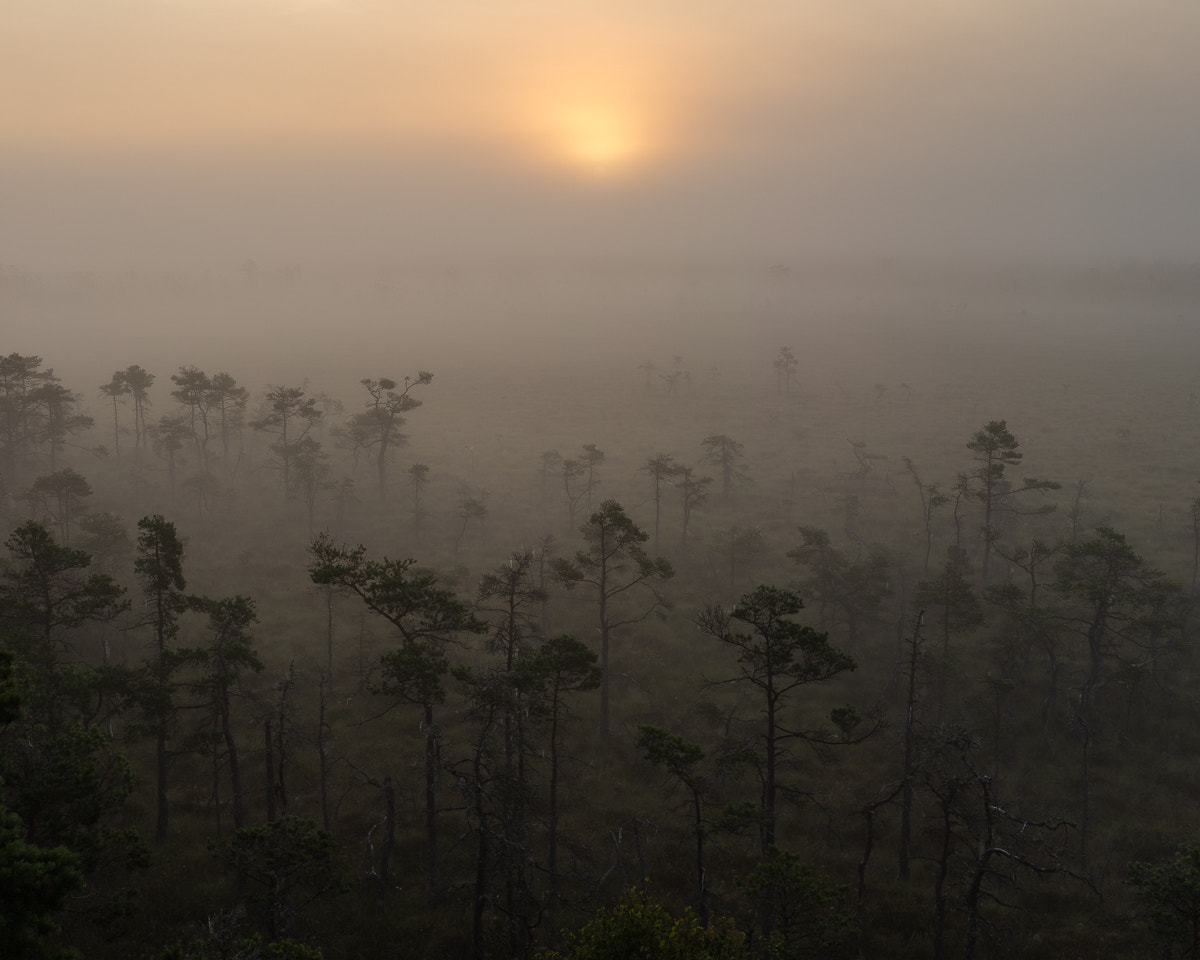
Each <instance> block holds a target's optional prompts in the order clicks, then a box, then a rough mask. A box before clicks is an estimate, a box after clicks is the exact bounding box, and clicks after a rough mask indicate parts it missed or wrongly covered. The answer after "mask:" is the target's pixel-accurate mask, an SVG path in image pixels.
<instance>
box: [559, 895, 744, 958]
mask: <svg viewBox="0 0 1200 960" xmlns="http://www.w3.org/2000/svg"><path fill="white" fill-rule="evenodd" d="M746 955H747V946H746V937H745V935H744V934H743V933H741V932H740V931H738V930H736V929H735V928H734V927H733V925H732V924H731V923H729V922H728V921H723V922H720V923H716V924H713V925H712V926H709V927H704V926H701V924H700V921H699V920H698V919H697V918H696V916H695V915H694V914H693V913H691V912H690V911H685V912H684V914H683V915H682V916H680V917H673V916H671V914H670V913H668V912H667V909H666V908H665V907H664V906H663V905H662V904H660V903H658V902H657V901H656V900H654V899H652V898H651V897H650V896H649V894H647V893H645V892H642V891H638V890H633V891H630V892H629V893H627V894H626V895H625V897H624V898H623V899H622V900H621V902H620V903H619V904H617V906H615V907H613V908H612V909H610V910H602V911H600V913H598V914H597V915H596V916H595V917H594V918H593V919H592V920H590V921H589V922H588V923H586V924H585V925H584V926H583V927H582V928H581V929H579V930H578V931H576V932H575V933H573V934H571V935H570V936H569V937H568V940H567V945H566V946H564V947H563V949H562V950H561V951H550V952H548V953H543V954H539V957H540V958H541V960H742V958H744V957H745V956H746Z"/></svg>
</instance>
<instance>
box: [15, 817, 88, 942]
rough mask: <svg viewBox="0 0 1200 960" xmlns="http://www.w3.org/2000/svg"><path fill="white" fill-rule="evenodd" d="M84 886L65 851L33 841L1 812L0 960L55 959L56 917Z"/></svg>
mask: <svg viewBox="0 0 1200 960" xmlns="http://www.w3.org/2000/svg"><path fill="white" fill-rule="evenodd" d="M82 885H83V874H82V873H81V872H80V870H79V863H78V860H77V858H76V857H75V855H74V854H73V853H71V851H69V850H68V849H66V848H65V847H61V846H57V847H51V848H47V847H40V846H37V845H36V844H32V843H30V842H28V841H27V840H26V838H25V829H24V827H23V826H22V824H21V819H20V817H18V816H17V815H16V814H15V813H11V812H9V811H8V810H5V809H4V808H3V807H0V957H13V958H22V960H43V958H44V960H51V958H61V957H69V956H76V954H74V953H73V952H67V951H60V950H55V949H54V948H53V947H52V946H51V942H52V940H53V937H54V935H55V934H56V933H58V925H57V924H56V923H55V921H54V915H55V914H56V913H58V912H59V911H61V910H62V908H63V906H64V904H65V903H66V900H67V897H69V896H70V895H71V894H72V893H73V892H74V891H75V890H78V889H79V888H80V887H81V886H82Z"/></svg>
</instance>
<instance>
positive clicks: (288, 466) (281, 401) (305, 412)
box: [250, 387, 324, 498]
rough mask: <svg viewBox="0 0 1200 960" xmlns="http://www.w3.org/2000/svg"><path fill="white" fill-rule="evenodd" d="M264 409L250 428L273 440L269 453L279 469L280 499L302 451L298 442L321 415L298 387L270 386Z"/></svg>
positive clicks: (287, 490)
mask: <svg viewBox="0 0 1200 960" xmlns="http://www.w3.org/2000/svg"><path fill="white" fill-rule="evenodd" d="M266 404H267V407H266V410H265V412H264V413H263V415H262V416H261V417H259V418H258V419H257V420H253V421H251V423H250V426H251V427H253V428H254V429H255V430H261V431H263V432H264V433H269V434H271V435H273V436H274V437H275V438H276V442H275V443H273V444H271V453H273V454H274V455H275V457H276V459H278V461H279V464H280V467H281V468H282V470H283V490H284V497H285V498H287V497H288V496H290V495H291V491H292V464H293V462H294V461H295V458H296V456H297V455H298V454H300V453H301V452H302V448H301V447H300V441H301V440H303V439H304V438H305V437H306V436H308V432H309V431H310V430H311V429H312V427H313V424H315V423H316V422H317V421H319V420H320V419H321V417H323V416H324V412H323V411H322V410H321V408H320V407H319V406H317V401H316V398H314V397H310V396H307V395H306V393H305V391H304V389H303V388H302V387H270V388H269V389H268V390H267V395H266Z"/></svg>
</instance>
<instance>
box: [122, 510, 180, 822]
mask: <svg viewBox="0 0 1200 960" xmlns="http://www.w3.org/2000/svg"><path fill="white" fill-rule="evenodd" d="M133 568H134V570H135V571H136V572H137V575H138V577H139V578H140V579H141V581H142V590H143V592H144V593H145V595H146V616H145V619H144V620H143V625H144V626H148V627H149V628H150V629H151V631H152V634H151V649H152V653H151V656H150V658H149V659H148V660H147V662H146V669H145V673H144V677H143V680H142V683H141V689H140V691H139V700H140V701H141V706H142V713H143V715H144V716H145V718H146V724H147V726H148V727H149V729H150V730H151V732H152V733H153V736H154V748H155V773H156V780H155V786H156V789H155V794H156V797H157V802H158V815H157V819H156V821H155V829H154V834H155V838H156V839H157V840H159V841H162V840H164V839H166V836H167V824H168V818H169V816H170V808H169V806H168V804H167V765H168V762H169V753H168V749H167V747H168V743H169V741H170V737H171V731H172V728H173V726H174V723H175V718H176V716H177V715H178V712H179V706H178V704H177V702H176V699H175V687H176V684H175V673H176V671H177V670H178V669H179V667H180V666H181V665H182V661H181V658H180V656H179V654H178V653H177V651H175V650H174V649H173V643H174V641H175V638H176V637H177V636H178V634H179V615H180V614H181V613H183V612H184V611H185V610H186V609H187V608H188V600H187V597H186V596H184V593H183V591H184V590H185V589H186V587H187V581H186V580H185V579H184V576H183V541H182V540H181V539H180V538H179V534H178V533H177V532H176V530H175V524H173V523H171V522H170V521H169V520H166V519H164V518H163V517H162V516H161V515H159V514H155V515H154V516H152V517H143V518H142V519H141V520H139V521H138V541H137V559H136V560H134V563H133Z"/></svg>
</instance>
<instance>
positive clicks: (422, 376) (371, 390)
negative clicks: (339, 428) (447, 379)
mask: <svg viewBox="0 0 1200 960" xmlns="http://www.w3.org/2000/svg"><path fill="white" fill-rule="evenodd" d="M432 382H433V374H432V373H430V372H429V371H427V370H420V371H418V372H417V376H416V377H415V378H414V377H405V378H404V387H403V388H402V389H401V387H400V385H399V384H398V383H397V382H396V381H395V380H389V379H388V378H386V377H381V378H379V379H378V380H372V379H369V378H368V379H364V380H360V381H359V383H361V384H362V385H363V387H364V388H365V389H366V391H367V394H368V395H369V396H370V400H368V401H367V408H366V410H364V411H362V412H361V413H356V414H355V415H354V416H353V417H351V418H350V422H349V424H348V429H349V435H350V438H351V441H352V442H353V444H354V445H355V446H356V447H360V448H362V449H364V450H366V451H367V452H368V453H369V455H370V456H371V457H372V458H373V459H374V461H375V472H376V477H377V479H378V482H379V501H380V503H383V502H384V501H385V500H386V499H387V464H388V457H389V456H390V454H391V451H392V449H393V448H394V447H396V446H398V445H400V444H402V443H403V442H404V441H405V440H406V439H407V438H406V437H405V436H404V434H402V433H401V432H400V428H401V427H403V426H404V423H405V418H404V414H405V413H407V412H408V411H410V410H415V409H416V408H417V407H419V406H420V405H421V401H420V400H418V399H417V398H416V397H414V396H412V391H413V390H414V389H415V388H416V387H422V386H426V385H428V384H430V383H432Z"/></svg>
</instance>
